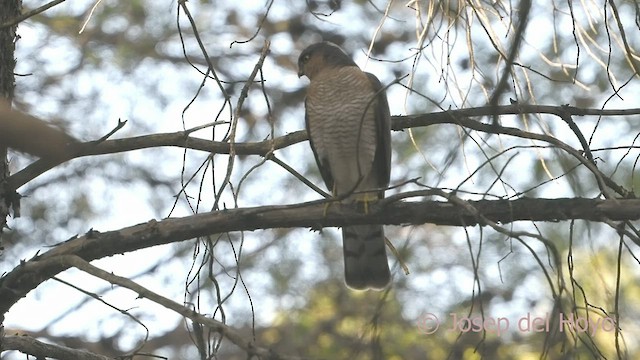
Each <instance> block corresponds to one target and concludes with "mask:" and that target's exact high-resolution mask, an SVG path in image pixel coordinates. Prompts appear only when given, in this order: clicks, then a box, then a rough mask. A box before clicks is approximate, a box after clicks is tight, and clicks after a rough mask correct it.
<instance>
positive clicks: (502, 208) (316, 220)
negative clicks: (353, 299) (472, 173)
mask: <svg viewBox="0 0 640 360" xmlns="http://www.w3.org/2000/svg"><path fill="white" fill-rule="evenodd" d="M394 199H397V198H396V197H391V198H389V199H385V201H381V202H380V203H379V204H372V205H371V206H370V207H369V214H362V213H359V212H358V211H356V210H355V209H352V208H351V207H349V206H346V205H342V206H337V205H335V206H331V207H329V210H328V211H327V213H326V215H325V211H326V210H325V209H326V207H325V204H326V201H324V200H321V201H314V202H310V203H303V204H296V205H287V206H261V207H253V208H240V209H232V210H223V211H216V212H210V213H202V214H196V215H191V216H187V217H183V218H170V219H165V220H162V221H156V220H151V221H149V222H147V223H143V224H138V225H134V226H131V227H127V228H123V229H120V230H115V231H108V232H104V233H101V232H98V231H93V230H92V231H90V232H88V233H87V234H85V235H83V236H80V237H77V238H75V239H72V240H69V241H66V242H64V243H61V244H59V245H58V246H56V247H54V248H53V249H51V250H49V251H47V252H46V253H44V254H42V255H37V256H35V257H34V258H32V259H31V260H28V261H23V262H22V263H21V264H20V265H18V266H17V267H16V268H14V269H13V270H12V271H10V272H9V273H7V274H6V275H5V276H3V277H2V278H0V314H3V313H5V312H7V311H8V310H9V309H10V308H11V307H12V306H13V304H15V303H16V302H17V301H18V300H19V299H20V298H22V297H24V296H25V295H26V294H27V293H28V292H30V291H31V290H33V289H35V288H36V287H37V286H39V285H40V284H41V283H42V282H44V281H46V280H47V279H49V278H51V277H53V276H55V275H56V274H58V273H60V272H61V271H64V270H66V269H67V268H68V267H69V266H68V265H66V264H65V263H62V262H60V261H57V260H56V259H57V258H58V257H59V256H63V255H77V256H79V257H80V258H82V259H84V260H85V261H92V260H95V259H100V258H104V257H108V256H113V255H115V254H122V253H126V252H130V251H135V250H139V249H143V248H148V247H152V246H156V245H162V244H168V243H174V242H179V241H185V240H189V239H193V238H196V237H199V236H205V235H210V234H216V233H224V232H230V231H243V230H248V231H252V230H256V229H270V228H293V227H309V228H312V229H318V228H322V227H330V226H344V225H348V224H388V225H410V224H423V223H433V224H437V225H450V226H474V225H478V224H480V225H485V224H483V223H482V221H479V220H478V215H482V216H483V217H484V218H485V219H488V220H491V221H493V222H496V223H503V224H504V223H509V222H513V221H520V220H527V221H553V222H555V221H561V220H569V219H583V220H590V221H622V220H636V219H639V218H640V200H638V199H612V200H602V199H583V198H576V199H530V198H522V199H517V200H513V201H509V200H479V201H468V202H467V203H468V204H470V205H471V206H473V207H474V208H475V209H476V210H477V213H476V214H470V212H469V211H468V210H465V209H464V207H460V206H456V205H454V204H452V203H450V202H438V201H423V202H399V201H395V202H394V201H393V200H394ZM387 200H391V201H387Z"/></svg>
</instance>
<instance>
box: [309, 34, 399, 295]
mask: <svg viewBox="0 0 640 360" xmlns="http://www.w3.org/2000/svg"><path fill="white" fill-rule="evenodd" d="M298 75H299V76H302V75H306V76H307V77H308V78H309V80H310V83H309V87H308V89H307V98H306V100H305V108H306V128H307V132H308V133H309V139H310V143H311V149H312V150H313V153H314V155H315V158H316V163H317V164H318V167H319V168H320V174H322V179H324V182H325V184H326V185H327V187H328V188H329V190H331V192H332V193H333V196H335V197H341V196H346V200H345V201H347V202H355V201H358V202H364V203H365V209H366V203H367V202H371V201H375V200H378V199H381V198H383V197H384V189H385V188H386V187H388V186H389V171H390V167H391V145H390V142H391V140H390V137H391V117H390V114H389V104H388V103H387V97H386V95H385V94H384V91H383V88H382V85H381V84H380V81H379V80H378V78H376V77H375V75H373V74H370V73H366V72H363V71H362V70H360V68H359V67H358V65H356V63H355V62H354V61H353V60H352V59H351V58H350V57H349V56H348V55H347V54H346V53H345V52H344V51H343V50H342V49H341V48H340V47H339V46H338V45H336V44H333V43H330V42H321V43H317V44H313V45H311V46H309V47H308V48H306V49H305V50H304V51H303V52H302V53H301V54H300V58H299V59H298ZM342 242H343V248H344V273H345V274H344V277H345V282H346V283H347V285H348V286H349V287H351V288H353V289H359V290H365V289H369V288H372V289H382V288H384V287H385V286H387V284H389V280H390V277H391V274H390V272H389V265H388V264H387V255H386V251H385V241H384V231H383V228H382V225H352V226H345V227H343V228H342Z"/></svg>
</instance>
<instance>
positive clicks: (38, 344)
mask: <svg viewBox="0 0 640 360" xmlns="http://www.w3.org/2000/svg"><path fill="white" fill-rule="evenodd" d="M0 341H2V345H3V350H17V351H20V352H21V353H24V354H27V355H32V356H35V357H36V358H38V359H48V358H52V359H74V360H113V358H110V357H108V356H104V355H98V354H94V353H92V352H89V351H85V350H77V349H71V348H68V347H65V346H59V345H53V344H47V343H43V342H42V341H39V340H38V339H35V338H33V337H31V336H5V337H3V338H2V339H0Z"/></svg>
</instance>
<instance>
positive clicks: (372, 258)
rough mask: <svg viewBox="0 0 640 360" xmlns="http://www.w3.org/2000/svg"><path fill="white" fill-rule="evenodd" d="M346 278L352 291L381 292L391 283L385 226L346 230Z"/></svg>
mask: <svg viewBox="0 0 640 360" xmlns="http://www.w3.org/2000/svg"><path fill="white" fill-rule="evenodd" d="M342 245H343V249H344V279H345V282H346V283H347V286H349V287H350V288H352V289H356V290H367V289H375V290H381V289H383V288H385V287H386V286H387V285H388V284H389V281H390V280H391V273H390V272H389V264H388V262H387V253H386V250H385V242H384V230H383V228H382V225H353V226H346V227H343V228H342Z"/></svg>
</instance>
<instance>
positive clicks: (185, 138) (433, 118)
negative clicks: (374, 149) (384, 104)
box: [7, 104, 640, 191]
mask: <svg viewBox="0 0 640 360" xmlns="http://www.w3.org/2000/svg"><path fill="white" fill-rule="evenodd" d="M517 114H550V115H556V116H558V117H559V118H564V117H566V116H629V115H637V114H640V109H611V110H602V109H582V108H577V107H574V106H547V105H519V104H515V105H507V106H498V107H493V106H484V107H478V108H470V109H459V110H446V111H440V112H434V113H430V114H417V115H405V116H393V117H392V119H391V128H392V129H393V130H395V131H401V130H404V129H407V128H414V127H421V126H430V125H436V124H455V125H459V126H463V127H468V128H470V129H473V130H476V131H480V132H487V133H494V134H506V135H518V136H520V137H526V138H531V136H533V135H539V134H535V133H530V132H526V131H522V130H520V129H514V128H508V127H502V126H495V125H491V124H488V123H483V122H480V121H477V120H473V119H471V118H472V117H485V116H494V115H517ZM192 132H193V131H192V130H191V129H188V130H185V131H178V132H174V133H165V134H154V135H144V136H136V137H131V138H126V139H116V140H107V141H103V142H101V143H98V144H96V143H95V142H87V143H83V144H79V145H78V149H77V151H75V152H74V154H73V155H72V156H68V157H66V158H65V159H62V160H61V161H58V162H51V161H45V160H42V159H40V160H37V161H35V162H34V163H32V164H31V165H29V166H27V167H26V168H24V169H22V170H21V171H19V172H17V173H15V174H13V175H11V176H10V177H9V178H8V179H7V189H9V190H14V191H15V190H17V189H18V188H19V187H21V186H22V185H24V184H26V183H27V182H29V181H31V180H33V179H34V178H36V177H37V176H39V175H41V174H43V173H44V172H46V171H47V170H49V169H51V168H53V167H55V166H57V165H59V164H60V163H62V162H64V161H68V160H71V159H74V158H79V157H84V156H93V155H106V154H114V153H121V152H126V151H132V150H140V149H147V148H155V147H162V146H173V147H180V148H185V149H192V150H200V151H205V152H210V153H215V154H229V153H230V151H231V145H230V144H229V142H223V141H211V140H205V139H200V138H196V137H192V136H189V135H190V134H191V133H192ZM516 132H517V134H516ZM547 137H548V136H547ZM549 138H551V137H549ZM307 139H308V137H307V133H306V131H304V130H301V131H295V132H292V133H289V134H286V135H283V136H280V137H277V138H275V139H273V140H264V141H256V142H244V143H238V142H236V143H234V144H233V148H234V152H235V154H236V155H260V156H265V155H266V154H268V153H269V152H270V151H273V150H278V149H282V148H285V147H287V146H290V145H293V144H297V143H299V142H303V141H306V140H307ZM542 141H546V140H545V139H542Z"/></svg>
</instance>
